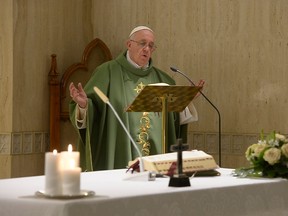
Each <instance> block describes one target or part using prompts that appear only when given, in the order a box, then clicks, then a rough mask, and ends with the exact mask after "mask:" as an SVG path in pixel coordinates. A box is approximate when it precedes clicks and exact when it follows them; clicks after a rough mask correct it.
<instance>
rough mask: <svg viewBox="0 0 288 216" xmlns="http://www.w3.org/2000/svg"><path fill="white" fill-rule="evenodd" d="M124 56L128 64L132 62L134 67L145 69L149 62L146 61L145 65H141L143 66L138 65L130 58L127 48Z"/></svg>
mask: <svg viewBox="0 0 288 216" xmlns="http://www.w3.org/2000/svg"><path fill="white" fill-rule="evenodd" d="M126 58H127V61H128V62H129V63H130V64H132V65H133V66H134V67H135V68H138V69H143V70H146V69H147V68H148V67H149V62H148V63H147V65H145V66H143V67H141V66H140V65H138V64H137V63H135V62H134V61H133V60H132V59H131V58H130V55H129V50H127V55H126Z"/></svg>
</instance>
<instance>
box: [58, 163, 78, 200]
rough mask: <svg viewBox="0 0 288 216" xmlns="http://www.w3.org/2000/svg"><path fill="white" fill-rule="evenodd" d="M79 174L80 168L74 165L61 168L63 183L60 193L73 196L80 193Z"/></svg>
mask: <svg viewBox="0 0 288 216" xmlns="http://www.w3.org/2000/svg"><path fill="white" fill-rule="evenodd" d="M80 174H81V168H80V167H74V168H72V169H64V170H62V177H63V184H62V193H63V195H68V196H73V195H79V194H80Z"/></svg>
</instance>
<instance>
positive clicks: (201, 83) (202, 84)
mask: <svg viewBox="0 0 288 216" xmlns="http://www.w3.org/2000/svg"><path fill="white" fill-rule="evenodd" d="M204 84H205V80H202V79H201V80H199V82H198V84H197V86H198V87H201V89H200V91H202V89H203V86H204ZM200 94H201V93H200V92H198V93H197V95H196V96H195V98H197V97H198V96H199V95H200Z"/></svg>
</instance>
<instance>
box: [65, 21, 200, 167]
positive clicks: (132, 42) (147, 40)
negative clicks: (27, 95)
mask: <svg viewBox="0 0 288 216" xmlns="http://www.w3.org/2000/svg"><path fill="white" fill-rule="evenodd" d="M155 49H156V45H155V38H154V33H153V31H152V30H151V29H150V28H148V27H146V26H138V27H136V28H134V29H133V30H132V32H131V33H130V35H129V39H128V40H127V50H126V51H125V52H123V53H121V54H120V55H119V56H118V57H117V58H116V59H114V60H112V61H109V62H106V63H104V64H102V65H100V66H99V67H97V68H96V70H95V71H94V73H93V75H92V77H91V78H90V80H89V81H88V83H87V84H86V86H85V88H84V89H83V88H82V85H81V83H79V84H78V85H77V86H75V85H74V84H73V83H71V84H70V87H69V88H70V95H71V97H72V102H71V104H70V119H71V122H72V124H73V125H74V127H75V128H76V129H77V131H78V132H79V137H80V140H79V144H78V150H79V151H80V155H81V156H80V158H81V159H80V160H81V167H82V170H87V171H92V170H103V169H117V168H125V167H126V166H127V164H128V162H129V161H131V160H134V159H135V158H137V157H138V156H139V155H137V151H136V150H135V148H134V147H133V145H132V143H131V142H130V140H129V137H128V136H127V134H126V133H125V131H124V130H123V128H122V127H121V125H120V124H119V122H118V120H117V118H116V117H115V115H114V113H113V112H112V110H111V109H109V107H108V106H107V105H106V104H105V103H103V102H102V101H101V99H100V98H99V97H98V96H97V95H96V94H95V92H94V90H93V87H94V86H97V87H98V88H99V89H100V90H101V91H102V92H103V93H104V94H105V95H107V97H108V98H109V100H110V103H111V104H112V105H113V106H114V108H115V110H116V111H117V113H118V115H119V116H120V118H121V119H122V121H123V123H124V124H125V125H126V127H127V129H128V130H129V132H130V134H131V136H132V138H133V139H134V140H135V142H136V143H137V145H139V146H138V147H139V149H140V150H141V152H142V154H143V155H144V156H145V155H152V154H159V153H161V145H162V142H161V137H162V125H161V114H160V115H159V114H158V113H148V112H143V113H142V112H125V111H124V110H125V108H126V107H127V106H128V105H129V104H131V103H132V101H133V100H134V99H135V98H136V96H137V94H139V92H140V91H141V90H142V89H143V87H144V86H145V85H148V84H152V83H166V84H169V85H175V81H174V80H173V79H172V78H171V77H170V76H168V75H167V74H166V73H164V72H163V71H161V70H159V69H158V68H156V67H154V66H153V61H152V59H151V55H152V53H153V51H154V50H155ZM203 84H204V81H200V82H199V85H200V86H203ZM189 108H190V111H191V112H189V109H188V108H186V109H185V111H184V112H185V114H184V115H179V113H169V114H168V129H167V130H168V137H167V143H168V146H170V145H173V144H175V142H176V138H179V137H180V136H181V133H182V135H183V134H184V135H185V132H183V131H181V130H183V129H184V130H187V127H185V124H187V122H191V121H196V120H197V112H196V109H195V108H194V106H193V104H192V105H191V106H189ZM181 116H182V117H181ZM187 116H188V118H187ZM180 125H182V126H180ZM183 125H184V126H183ZM186 135H187V134H186ZM168 149H169V148H168Z"/></svg>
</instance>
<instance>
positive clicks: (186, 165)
mask: <svg viewBox="0 0 288 216" xmlns="http://www.w3.org/2000/svg"><path fill="white" fill-rule="evenodd" d="M182 159H183V163H182V167H183V173H193V172H198V171H207V170H213V169H217V168H219V167H218V165H217V164H216V162H215V160H214V158H213V157H212V156H211V155H209V154H207V153H205V152H203V151H198V150H192V151H183V152H182ZM137 160H138V159H137ZM142 160H143V163H144V169H145V170H147V171H155V172H157V173H160V174H163V175H166V174H167V173H168V172H169V170H170V168H171V166H172V164H173V163H175V162H177V152H173V153H166V154H158V155H150V156H145V157H142ZM134 163H135V161H131V162H129V165H130V166H131V165H132V164H134Z"/></svg>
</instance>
